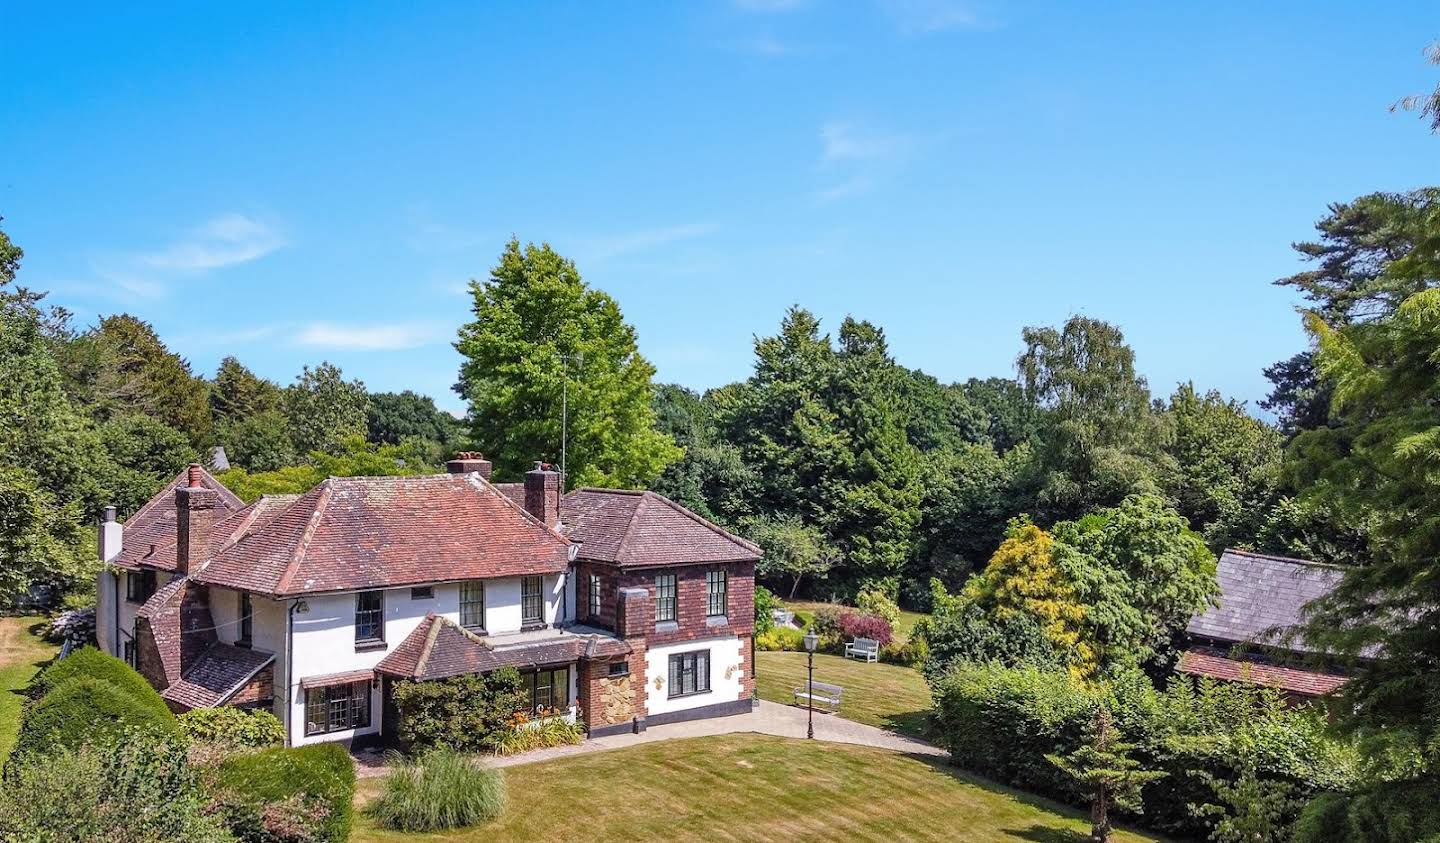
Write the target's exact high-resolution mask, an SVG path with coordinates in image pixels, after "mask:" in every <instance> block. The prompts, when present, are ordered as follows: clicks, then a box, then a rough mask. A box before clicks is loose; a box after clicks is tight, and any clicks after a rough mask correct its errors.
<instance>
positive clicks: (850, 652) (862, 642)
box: [845, 638, 880, 662]
mask: <svg viewBox="0 0 1440 843" xmlns="http://www.w3.org/2000/svg"><path fill="white" fill-rule="evenodd" d="M845 658H847V659H864V660H865V661H867V662H878V661H880V642H879V641H876V640H875V639H874V638H856V639H855V640H854V641H851V642H850V643H849V644H846V645H845Z"/></svg>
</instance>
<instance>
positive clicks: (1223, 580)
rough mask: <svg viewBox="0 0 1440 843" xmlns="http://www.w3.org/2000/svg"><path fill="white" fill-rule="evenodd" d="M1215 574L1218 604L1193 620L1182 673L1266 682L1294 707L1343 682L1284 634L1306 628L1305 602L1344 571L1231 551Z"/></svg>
mask: <svg viewBox="0 0 1440 843" xmlns="http://www.w3.org/2000/svg"><path fill="white" fill-rule="evenodd" d="M1217 576H1218V579H1219V583H1220V597H1219V605H1218V606H1214V607H1211V608H1210V609H1208V610H1206V611H1205V612H1203V613H1201V614H1199V615H1196V616H1195V617H1194V618H1193V619H1192V620H1191V621H1190V624H1189V626H1188V627H1187V628H1186V634H1187V637H1188V638H1189V644H1188V647H1187V649H1186V650H1185V651H1184V652H1183V653H1181V655H1180V663H1179V665H1178V666H1177V669H1178V670H1179V671H1180V672H1182V673H1188V674H1191V675H1195V676H1208V677H1210V678H1212V679H1219V680H1223V681H1228V682H1252V683H1256V684H1261V685H1268V686H1271V687H1273V688H1276V689H1278V690H1280V691H1281V692H1282V693H1284V694H1285V696H1286V697H1287V699H1289V700H1290V701H1291V702H1305V701H1309V700H1313V699H1315V698H1317V697H1323V696H1326V695H1328V694H1331V693H1333V692H1334V691H1336V690H1338V689H1339V688H1340V687H1341V686H1342V685H1344V684H1345V680H1346V677H1345V675H1344V674H1343V673H1340V672H1338V671H1330V670H1325V669H1322V668H1321V667H1319V666H1317V664H1316V658H1315V657H1316V653H1315V652H1314V651H1313V650H1311V649H1309V648H1308V647H1307V646H1306V645H1305V644H1304V643H1303V642H1301V641H1296V640H1287V638H1286V636H1285V632H1286V630H1288V629H1290V628H1292V627H1295V626H1298V625H1300V624H1302V623H1304V621H1305V617H1304V609H1305V606H1306V605H1308V604H1309V603H1310V602H1312V601H1314V600H1315V599H1317V598H1319V597H1323V596H1325V595H1326V594H1329V593H1330V591H1331V590H1333V589H1334V588H1335V586H1336V585H1338V584H1339V582H1340V579H1341V578H1342V577H1343V576H1344V570H1343V569H1341V568H1337V567H1335V566H1333V565H1323V564H1320V563H1317V562H1307V561H1305V560H1303V559H1291V558H1288V557H1284V556H1268V555H1265V554H1260V553H1250V552H1248V551H1243V550H1226V551H1225V552H1224V553H1222V554H1221V555H1220V561H1219V565H1218V570H1217Z"/></svg>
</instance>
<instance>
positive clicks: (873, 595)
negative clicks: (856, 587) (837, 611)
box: [855, 586, 900, 627]
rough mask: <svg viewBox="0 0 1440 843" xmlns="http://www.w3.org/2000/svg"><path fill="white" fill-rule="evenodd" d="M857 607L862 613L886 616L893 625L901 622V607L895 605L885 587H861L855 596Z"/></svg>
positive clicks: (879, 616)
mask: <svg viewBox="0 0 1440 843" xmlns="http://www.w3.org/2000/svg"><path fill="white" fill-rule="evenodd" d="M855 608H856V609H858V610H859V611H860V614H862V615H874V616H875V617H877V618H884V619H885V622H886V623H888V624H890V626H891V627H894V626H895V624H897V623H899V622H900V607H899V606H897V605H895V601H894V600H891V599H890V595H888V594H886V593H885V590H884V589H882V588H879V587H877V586H870V587H868V588H864V589H861V590H860V593H859V594H858V595H856V596H855Z"/></svg>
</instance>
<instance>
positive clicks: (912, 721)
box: [755, 651, 930, 737]
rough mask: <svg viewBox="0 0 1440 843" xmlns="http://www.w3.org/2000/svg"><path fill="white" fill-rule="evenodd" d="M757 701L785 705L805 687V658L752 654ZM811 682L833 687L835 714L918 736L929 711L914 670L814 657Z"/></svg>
mask: <svg viewBox="0 0 1440 843" xmlns="http://www.w3.org/2000/svg"><path fill="white" fill-rule="evenodd" d="M755 677H756V686H757V688H758V689H759V692H760V699H762V700H770V701H771V702H778V703H786V704H789V703H790V702H792V701H793V699H794V697H793V694H792V692H793V691H794V689H795V688H796V687H798V686H800V685H804V684H805V654H804V653H782V652H765V651H761V652H758V653H756V654H755ZM815 681H816V682H827V683H829V684H831V685H839V686H840V687H842V688H844V689H845V693H844V694H842V695H841V697H840V700H841V702H840V716H841V717H845V718H848V719H850V720H855V721H858V722H860V723H868V724H870V725H871V726H880V727H883V728H886V729H893V730H895V731H897V732H902V733H904V734H907V735H915V736H917V737H923V736H924V734H925V725H926V722H927V717H928V715H929V712H930V688H929V686H928V685H926V684H925V678H924V677H923V676H921V675H920V671H918V670H915V669H914V668H910V667H902V666H900V665H895V664H884V663H878V662H877V663H875V664H867V663H866V662H862V661H856V660H854V659H847V658H843V657H841V656H831V655H827V654H825V653H816V654H815Z"/></svg>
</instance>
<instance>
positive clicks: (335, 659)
mask: <svg viewBox="0 0 1440 843" xmlns="http://www.w3.org/2000/svg"><path fill="white" fill-rule="evenodd" d="M562 579H563V577H561V576H559V575H549V576H546V577H545V578H544V583H543V585H542V587H541V594H542V595H543V596H544V598H545V607H544V619H545V622H546V623H547V624H548V623H554V622H555V621H556V617H557V614H556V613H557V612H558V611H559V604H560V598H561V595H562V593H563V585H562V582H561V581H562ZM218 591H221V589H215V590H213V591H212V597H211V602H212V611H214V606H215V603H216V599H215V597H214V592H218ZM227 593H228V592H227ZM229 594H230V597H229V598H228V602H229V603H230V606H228V607H227V608H226V609H225V611H227V612H229V613H230V615H232V616H233V615H234V613H235V608H234V597H233V593H229ZM304 600H305V603H306V605H307V606H308V607H309V611H307V612H305V613H303V614H297V615H295V640H294V644H293V648H294V653H295V664H294V671H293V673H292V674H291V676H290V690H291V691H292V693H282V690H281V689H280V687H279V686H280V685H283V684H284V682H285V678H284V677H285V674H284V672H283V669H284V665H283V664H282V663H277V665H276V675H275V681H276V684H277V688H276V697H277V708H278V709H280V710H284V708H285V707H288V708H289V711H290V718H289V722H290V740H291V743H292V744H293V745H296V746H299V745H301V744H306V743H317V742H320V741H327V740H343V739H345V738H350V737H354V736H356V735H367V734H373V733H376V732H379V731H380V725H381V724H380V716H381V711H380V709H381V706H380V691H379V689H378V688H375V689H372V690H371V695H370V696H371V706H370V727H369V728H367V729H361V730H346V731H341V732H329V733H326V734H323V735H312V736H309V737H306V735H305V695H304V694H303V693H302V692H301V691H300V684H301V681H302V680H303V679H305V678H306V677H311V676H326V675H329V674H332V673H345V672H348V671H352V670H369V669H373V668H374V667H375V665H377V664H379V663H380V661H381V660H382V659H384V658H385V656H387V655H388V654H389V653H390V651H391V650H393V649H394V648H395V647H396V646H398V645H399V644H400V642H402V641H404V640H405V638H406V636H408V635H409V634H410V633H412V632H414V631H415V628H416V627H417V626H419V624H420V622H421V621H422V620H423V619H424V618H425V615H426V614H427V613H430V612H434V613H435V614H437V615H440V616H443V617H445V618H448V619H449V620H451V621H454V622H455V623H459V622H460V585H459V583H443V584H440V585H436V586H434V597H432V598H428V599H420V600H412V599H411V598H410V588H409V587H408V586H406V587H404V588H390V589H385V602H384V612H385V646H384V647H378V646H377V647H374V648H373V649H361V650H356V648H355V592H345V593H341V594H324V595H317V596H313V597H306V598H304ZM222 602H225V601H222ZM255 602H256V618H255V640H256V644H255V646H256V647H257V648H259V646H260V644H259V641H260V638H261V635H262V633H261V631H260V627H261V623H262V619H261V610H260V603H261V602H268V601H262V600H261V599H259V598H256V601H255ZM276 605H277V606H279V607H280V610H279V611H278V612H276V613H275V614H274V615H273V616H271V615H269V614H267V616H266V618H265V624H266V625H267V626H273V628H275V629H278V630H279V635H280V641H281V642H282V644H281V647H282V648H283V641H284V634H285V620H286V611H287V607H288V605H289V602H288V601H287V602H284V603H279V604H276ZM216 621H217V624H218V623H219V621H220V618H219V617H218V616H217V617H216ZM520 626H521V624H520V578H519V577H507V578H504V579H493V580H485V631H486V632H487V633H489V634H490V635H503V634H505V633H507V632H519V631H520ZM233 634H234V633H231V635H230V637H224V638H222V640H227V641H229V640H234V639H233ZM281 662H283V658H282V659H281ZM571 677H572V678H571V682H572V684H573V682H574V672H573V671H572V672H571ZM282 696H283V697H284V698H285V699H283V700H282V699H280V698H281V697H282ZM571 699H574V697H573V694H572V697H571Z"/></svg>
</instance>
